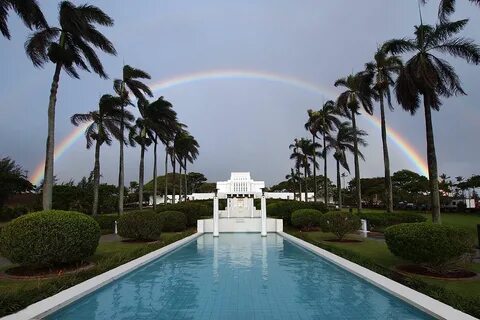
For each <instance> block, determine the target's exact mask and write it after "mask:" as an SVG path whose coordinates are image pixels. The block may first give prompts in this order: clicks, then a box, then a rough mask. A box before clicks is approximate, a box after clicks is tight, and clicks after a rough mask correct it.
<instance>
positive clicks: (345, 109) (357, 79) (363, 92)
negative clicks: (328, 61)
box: [335, 72, 373, 212]
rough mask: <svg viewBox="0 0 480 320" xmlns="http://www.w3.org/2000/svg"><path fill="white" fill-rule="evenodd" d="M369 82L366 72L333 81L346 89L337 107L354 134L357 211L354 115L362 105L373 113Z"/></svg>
mask: <svg viewBox="0 0 480 320" xmlns="http://www.w3.org/2000/svg"><path fill="white" fill-rule="evenodd" d="M371 83H372V75H371V74H369V73H367V72H360V73H357V74H352V75H349V76H348V77H346V78H343V79H339V80H337V81H336V82H335V87H345V88H346V89H347V90H346V91H344V92H343V93H342V94H340V96H339V97H338V99H337V107H338V108H339V110H340V112H341V113H342V114H343V115H345V116H346V117H347V118H349V119H351V120H352V126H353V131H354V135H355V139H354V141H353V145H354V150H355V152H354V160H355V184H356V198H357V199H356V200H357V211H358V212H360V211H361V210H362V190H361V185H360V165H359V162H358V156H359V154H358V141H357V137H356V133H357V121H356V115H358V114H360V113H359V111H360V107H363V109H364V110H365V111H366V112H367V113H369V114H373V104H372V96H373V92H372V90H371V88H370V85H371Z"/></svg>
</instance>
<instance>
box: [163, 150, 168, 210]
mask: <svg viewBox="0 0 480 320" xmlns="http://www.w3.org/2000/svg"><path fill="white" fill-rule="evenodd" d="M167 175H168V147H167V146H166V147H165V195H164V197H163V204H167V197H168V176H167Z"/></svg>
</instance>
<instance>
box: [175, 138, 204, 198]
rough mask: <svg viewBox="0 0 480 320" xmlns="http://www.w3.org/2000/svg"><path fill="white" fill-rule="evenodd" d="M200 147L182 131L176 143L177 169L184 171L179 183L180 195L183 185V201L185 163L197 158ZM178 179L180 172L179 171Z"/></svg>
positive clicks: (185, 193)
mask: <svg viewBox="0 0 480 320" xmlns="http://www.w3.org/2000/svg"><path fill="white" fill-rule="evenodd" d="M199 147H200V145H199V144H198V142H197V140H195V138H194V137H193V136H192V135H190V134H189V133H188V132H187V131H184V132H183V133H182V134H181V136H180V138H179V139H178V141H177V146H176V149H177V151H176V154H177V159H178V162H179V164H180V166H179V168H180V170H181V169H182V168H183V170H184V181H183V182H182V181H180V194H181V193H182V191H181V188H182V185H183V184H184V201H187V194H188V193H187V188H188V186H187V162H189V163H193V161H195V160H196V159H197V157H198V154H199V151H198V149H199ZM180 177H182V175H181V171H180Z"/></svg>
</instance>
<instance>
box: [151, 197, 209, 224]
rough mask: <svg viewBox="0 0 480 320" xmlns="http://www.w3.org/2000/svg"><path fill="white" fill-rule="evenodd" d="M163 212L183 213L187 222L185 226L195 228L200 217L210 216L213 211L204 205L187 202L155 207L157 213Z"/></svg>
mask: <svg viewBox="0 0 480 320" xmlns="http://www.w3.org/2000/svg"><path fill="white" fill-rule="evenodd" d="M210 202H212V201H210ZM163 211H180V212H183V213H184V214H185V217H186V219H187V222H186V224H187V226H188V227H196V226H197V220H198V219H200V217H205V216H209V215H211V214H212V212H213V209H212V210H211V209H210V208H209V207H208V206H206V205H205V204H202V203H198V202H191V201H189V202H179V203H176V204H167V205H159V206H158V207H157V212H163Z"/></svg>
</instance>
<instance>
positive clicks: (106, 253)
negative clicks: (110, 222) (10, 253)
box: [0, 230, 195, 317]
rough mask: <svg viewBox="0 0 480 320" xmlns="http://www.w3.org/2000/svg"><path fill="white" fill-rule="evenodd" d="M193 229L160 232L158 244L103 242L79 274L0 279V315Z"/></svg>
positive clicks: (56, 291) (160, 245) (103, 270)
mask: <svg viewBox="0 0 480 320" xmlns="http://www.w3.org/2000/svg"><path fill="white" fill-rule="evenodd" d="M194 232H195V231H194V230H188V231H185V232H176V233H173V232H170V233H168V232H165V233H163V234H162V235H161V237H160V239H159V241H157V242H155V243H125V242H103V243H100V244H99V246H98V248H97V251H96V252H95V255H93V256H92V257H91V258H90V259H89V261H91V262H94V263H95V266H94V267H93V268H91V269H89V270H85V271H82V272H78V273H76V274H67V275H64V276H61V277H56V278H51V279H36V280H13V279H5V278H0V317H2V316H4V315H7V314H10V313H13V312H15V311H18V310H20V309H23V308H25V307H26V306H28V305H30V304H32V303H34V302H36V301H39V300H41V299H44V298H47V297H49V296H51V295H54V294H56V293H58V292H60V291H62V290H65V289H67V288H69V287H71V286H73V285H76V284H78V283H80V282H82V281H85V280H87V279H89V278H91V277H94V276H96V275H99V274H101V273H103V272H105V271H108V270H110V269H113V268H115V267H117V266H119V265H122V264H124V263H126V262H128V261H130V260H133V259H135V258H138V257H140V256H143V255H145V254H147V253H149V252H152V251H154V250H157V249H159V248H161V247H164V246H166V245H168V244H170V243H173V242H175V241H177V240H180V239H182V238H185V237H187V236H189V235H191V234H193V233H194ZM6 268H7V267H3V268H0V271H4V269H6Z"/></svg>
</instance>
